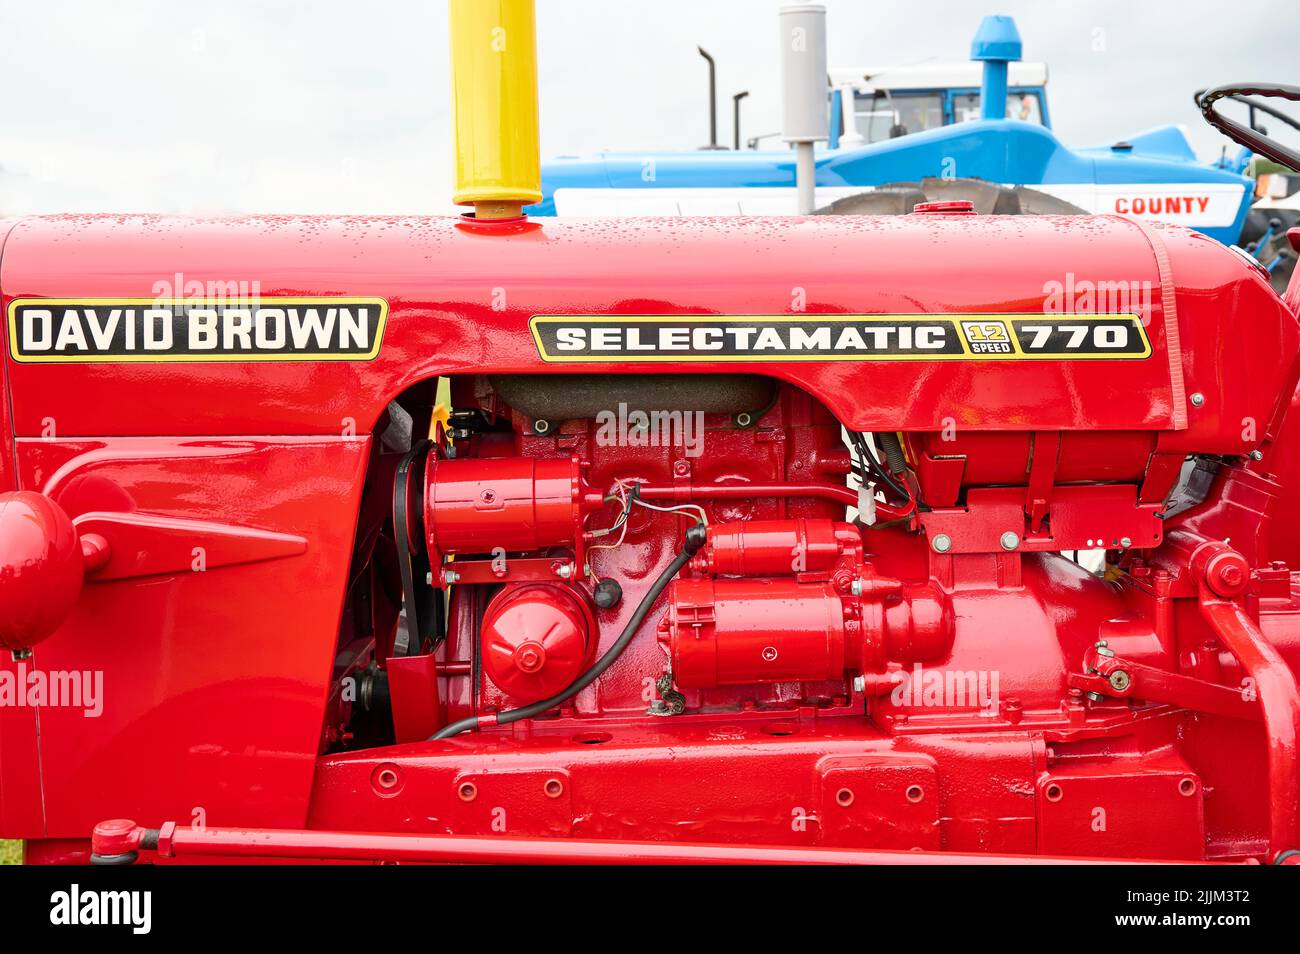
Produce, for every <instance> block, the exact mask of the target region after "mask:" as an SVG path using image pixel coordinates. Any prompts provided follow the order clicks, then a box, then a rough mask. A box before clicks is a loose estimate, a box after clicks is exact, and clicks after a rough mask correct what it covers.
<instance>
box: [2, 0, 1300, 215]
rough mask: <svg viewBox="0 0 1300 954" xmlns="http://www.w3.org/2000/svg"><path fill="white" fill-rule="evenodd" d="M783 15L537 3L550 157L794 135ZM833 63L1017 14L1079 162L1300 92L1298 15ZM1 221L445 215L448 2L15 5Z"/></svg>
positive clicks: (924, 57)
mask: <svg viewBox="0 0 1300 954" xmlns="http://www.w3.org/2000/svg"><path fill="white" fill-rule="evenodd" d="M778 6H779V4H778V3H775V2H768V0H659V2H654V3H649V2H645V0H538V32H539V59H540V67H539V70H540V89H541V119H542V154H543V156H552V155H557V154H562V153H581V152H590V151H596V150H599V149H602V148H611V149H627V150H645V149H649V148H664V149H673V148H693V147H696V146H698V145H700V144H702V143H703V142H705V141H706V140H707V137H708V119H707V112H706V109H705V101H706V97H705V91H706V86H705V83H706V75H707V74H706V72H705V66H704V63H703V61H702V60H701V59H700V58H699V56H698V54H697V53H696V52H695V48H696V46H697V45H700V46H704V47H705V48H706V49H708V50H709V51H710V52H712V53H713V55H714V56H715V57H716V59H717V61H718V67H719V79H718V93H719V112H720V117H721V122H720V126H721V128H720V138H722V139H723V141H725V142H729V141H730V138H731V122H730V102H731V94H732V93H734V92H736V91H738V90H742V89H747V90H749V91H750V98H749V99H748V100H747V101H746V103H745V107H744V108H745V125H744V131H745V134H746V135H751V134H754V133H758V132H768V131H773V130H776V129H777V128H778V126H779V89H778V83H779V80H778V71H777V66H776V62H777V61H776V10H777V7H778ZM826 6H827V9H828V25H829V29H830V49H829V58H830V63H831V65H845V66H856V65H866V64H872V65H895V64H909V63H921V62H926V61H932V62H952V61H959V60H963V59H966V58H967V55H968V52H969V46H970V39H971V36H972V34H973V33H974V31H975V28H976V26H977V25H978V23H979V21H980V18H981V16H983V15H984V14H987V13H1007V14H1011V15H1013V16H1014V17H1015V18H1016V21H1017V23H1018V25H1019V27H1020V33H1021V36H1022V38H1023V40H1024V47H1025V59H1027V60H1041V61H1045V62H1047V63H1048V64H1049V68H1050V76H1051V79H1050V82H1049V83H1048V95H1049V100H1050V103H1051V111H1052V119H1053V122H1054V125H1055V128H1056V131H1057V133H1058V135H1059V136H1060V137H1061V139H1062V140H1063V141H1064V142H1065V143H1067V144H1069V145H1092V144H1097V143H1107V142H1111V141H1114V140H1115V139H1118V138H1121V137H1123V136H1125V135H1129V134H1132V133H1134V132H1137V131H1139V130H1141V129H1144V128H1148V127H1151V126H1155V125H1160V124H1163V123H1169V122H1178V123H1184V124H1186V125H1187V127H1188V128H1189V131H1190V132H1191V134H1192V136H1193V141H1194V144H1195V145H1196V147H1197V149H1198V150H1199V151H1201V152H1202V153H1203V154H1204V155H1205V156H1207V157H1209V156H1212V155H1215V154H1217V152H1218V150H1219V148H1220V145H1221V143H1222V142H1223V141H1224V140H1222V139H1220V138H1219V137H1217V136H1215V135H1214V134H1213V133H1212V132H1211V131H1209V130H1208V128H1207V127H1205V126H1204V125H1203V123H1202V121H1201V120H1200V117H1199V114H1198V113H1197V112H1196V110H1195V109H1194V107H1193V106H1192V100H1191V95H1192V92H1193V90H1194V89H1197V88H1200V87H1204V86H1211V85H1217V84H1220V83H1226V82H1236V81H1277V82H1282V83H1290V84H1293V85H1300V6H1297V4H1296V2H1295V0H1238V2H1235V3H1224V2H1221V0H1220V2H1210V0H1089V2H1082V0H1079V2H1068V0H1062V2H1047V0H1038V2H1030V0H1010V2H1004V0H999V2H996V3H988V2H979V0H925V2H918V0H909V2H883V0H874V2H873V0H826ZM0 11H3V12H2V13H0V90H3V93H2V94H0V97H2V98H0V106H2V108H0V214H10V213H26V212H52V211H73V210H76V211H82V210H102V211H174V212H194V213H208V212H295V211H296V212H357V213H367V212H368V213H392V212H440V211H446V210H448V209H449V205H448V198H447V197H448V195H449V194H450V191H451V183H450V168H451V162H450V158H451V150H452V143H451V137H450V128H451V124H450V113H449V105H448V86H449V84H448V73H449V66H448V52H447V25H446V24H447V11H446V3H445V0H365V2H358V0H320V2H307V0H261V2H253V0H219V2H218V0H112V2H105V0H67V2H64V0H43V2H31V0H0Z"/></svg>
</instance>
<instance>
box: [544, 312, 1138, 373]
mask: <svg viewBox="0 0 1300 954" xmlns="http://www.w3.org/2000/svg"><path fill="white" fill-rule="evenodd" d="M530 327H531V328H532V332H533V340H534V341H535V342H536V344H537V353H538V354H539V355H540V356H541V358H542V360H543V361H554V362H571V361H608V362H618V361H622V362H629V361H636V362H641V361H979V360H985V361H987V360H1001V361H1023V360H1034V359H1050V360H1055V361H1062V360H1064V361H1070V360H1076V359H1081V358H1111V359H1141V358H1146V357H1149V356H1150V355H1151V343H1150V341H1149V340H1148V339H1147V335H1146V331H1145V330H1144V328H1143V325H1142V319H1141V318H1139V317H1138V316H1137V315H1132V314H1117V315H1026V314H956V315H796V316H791V315H724V316H703V315H685V316H678V315H635V316H628V315H545V316H542V315H538V316H535V317H534V318H533V319H532V321H531V322H530Z"/></svg>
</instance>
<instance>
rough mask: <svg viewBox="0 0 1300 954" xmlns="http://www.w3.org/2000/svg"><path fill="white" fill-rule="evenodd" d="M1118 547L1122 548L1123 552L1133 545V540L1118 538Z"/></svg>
mask: <svg viewBox="0 0 1300 954" xmlns="http://www.w3.org/2000/svg"><path fill="white" fill-rule="evenodd" d="M1119 545H1120V546H1122V547H1123V548H1124V549H1125V550H1127V549H1128V548H1129V547H1131V546H1132V545H1133V540H1132V538H1131V537H1120V538H1119Z"/></svg>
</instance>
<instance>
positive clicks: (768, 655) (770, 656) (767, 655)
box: [763, 646, 777, 662]
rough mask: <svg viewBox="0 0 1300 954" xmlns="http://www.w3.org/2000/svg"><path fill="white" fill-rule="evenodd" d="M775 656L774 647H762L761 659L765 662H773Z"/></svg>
mask: <svg viewBox="0 0 1300 954" xmlns="http://www.w3.org/2000/svg"><path fill="white" fill-rule="evenodd" d="M776 655H777V654H776V647H775V646H764V647H763V658H764V659H765V660H767V661H768V662H773V661H774V660H775V659H776Z"/></svg>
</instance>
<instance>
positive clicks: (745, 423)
mask: <svg viewBox="0 0 1300 954" xmlns="http://www.w3.org/2000/svg"><path fill="white" fill-rule="evenodd" d="M753 423H754V419H753V418H752V417H750V416H749V414H748V413H747V412H745V411H741V412H740V413H739V414H737V415H736V426H737V427H749V425H750V424H753Z"/></svg>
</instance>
